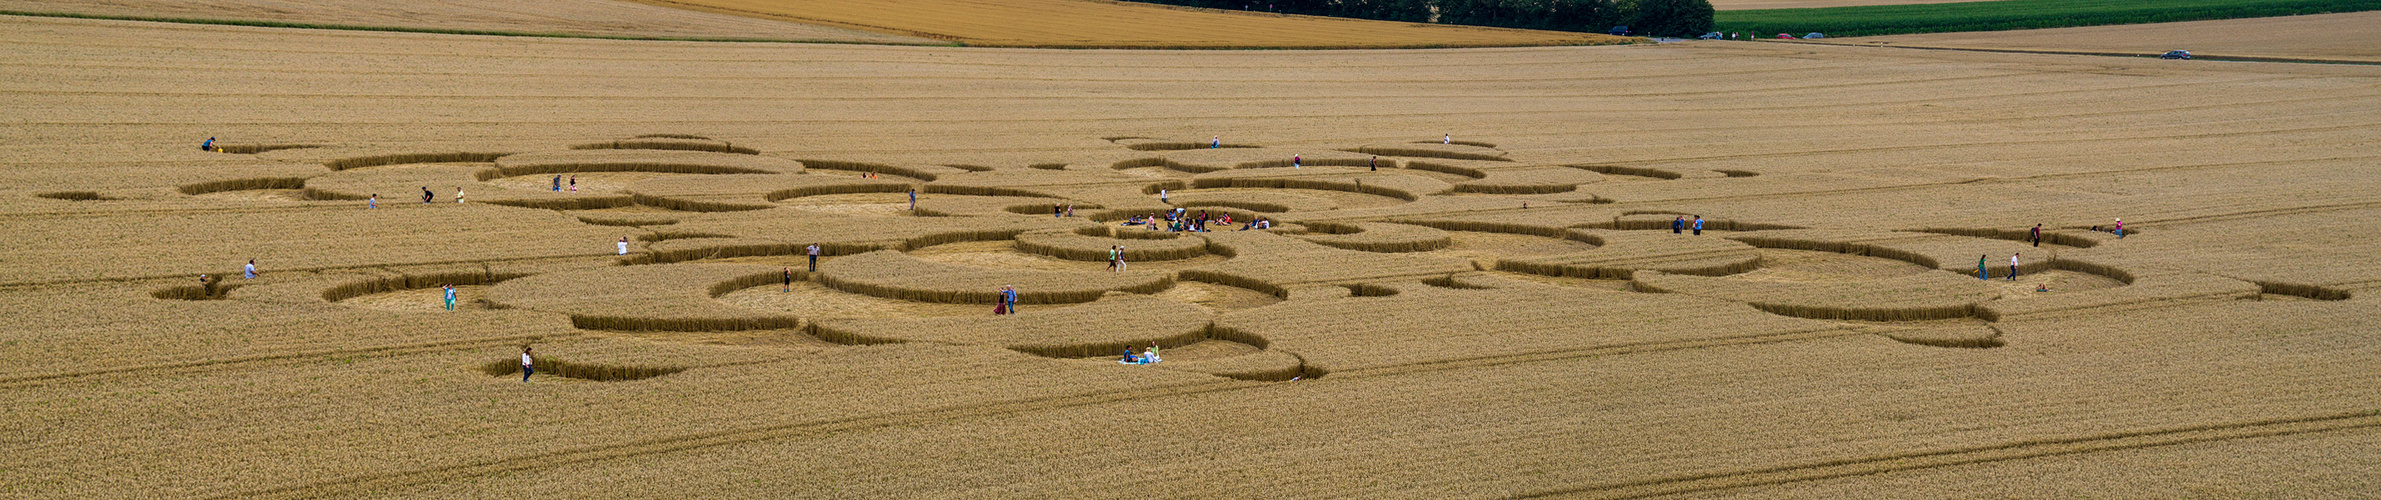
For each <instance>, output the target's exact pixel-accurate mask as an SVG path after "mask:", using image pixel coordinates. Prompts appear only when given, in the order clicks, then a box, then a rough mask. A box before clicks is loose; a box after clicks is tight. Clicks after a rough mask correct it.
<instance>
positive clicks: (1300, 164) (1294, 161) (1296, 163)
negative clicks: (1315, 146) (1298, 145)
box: [1290, 155, 1306, 168]
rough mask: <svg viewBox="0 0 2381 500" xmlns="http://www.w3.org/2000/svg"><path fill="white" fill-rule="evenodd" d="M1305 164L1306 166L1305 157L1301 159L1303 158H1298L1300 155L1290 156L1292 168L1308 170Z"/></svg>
mask: <svg viewBox="0 0 2381 500" xmlns="http://www.w3.org/2000/svg"><path fill="white" fill-rule="evenodd" d="M1305 164H1306V159H1305V158H1304V157H1301V156H1298V155H1290V168H1306V167H1305V166H1304V165H1305Z"/></svg>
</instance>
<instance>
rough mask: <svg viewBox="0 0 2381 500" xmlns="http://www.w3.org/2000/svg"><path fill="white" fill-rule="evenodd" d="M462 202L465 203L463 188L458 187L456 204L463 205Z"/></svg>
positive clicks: (456, 189)
mask: <svg viewBox="0 0 2381 500" xmlns="http://www.w3.org/2000/svg"><path fill="white" fill-rule="evenodd" d="M462 202H463V188H462V187H456V188H455V203H462Z"/></svg>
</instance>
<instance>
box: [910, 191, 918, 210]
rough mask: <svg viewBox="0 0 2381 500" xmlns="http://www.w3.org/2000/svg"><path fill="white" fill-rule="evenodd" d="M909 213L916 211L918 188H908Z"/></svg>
mask: <svg viewBox="0 0 2381 500" xmlns="http://www.w3.org/2000/svg"><path fill="white" fill-rule="evenodd" d="M909 211H911V212H916V211H918V188H909Z"/></svg>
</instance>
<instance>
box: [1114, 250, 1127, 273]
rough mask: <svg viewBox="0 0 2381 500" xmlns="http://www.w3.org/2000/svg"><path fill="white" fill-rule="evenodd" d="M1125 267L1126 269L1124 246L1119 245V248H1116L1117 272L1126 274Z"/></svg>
mask: <svg viewBox="0 0 2381 500" xmlns="http://www.w3.org/2000/svg"><path fill="white" fill-rule="evenodd" d="M1125 267H1126V264H1125V262H1124V245H1117V246H1116V272H1120V273H1121V272H1124V270H1125Z"/></svg>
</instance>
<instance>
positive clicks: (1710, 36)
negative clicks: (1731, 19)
mask: <svg viewBox="0 0 2381 500" xmlns="http://www.w3.org/2000/svg"><path fill="white" fill-rule="evenodd" d="M1695 38H1701V39H1704V40H1719V39H1723V38H1727V36H1724V35H1721V34H1720V32H1717V31H1714V32H1710V33H1704V34H1703V36H1699V37H1695Z"/></svg>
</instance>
